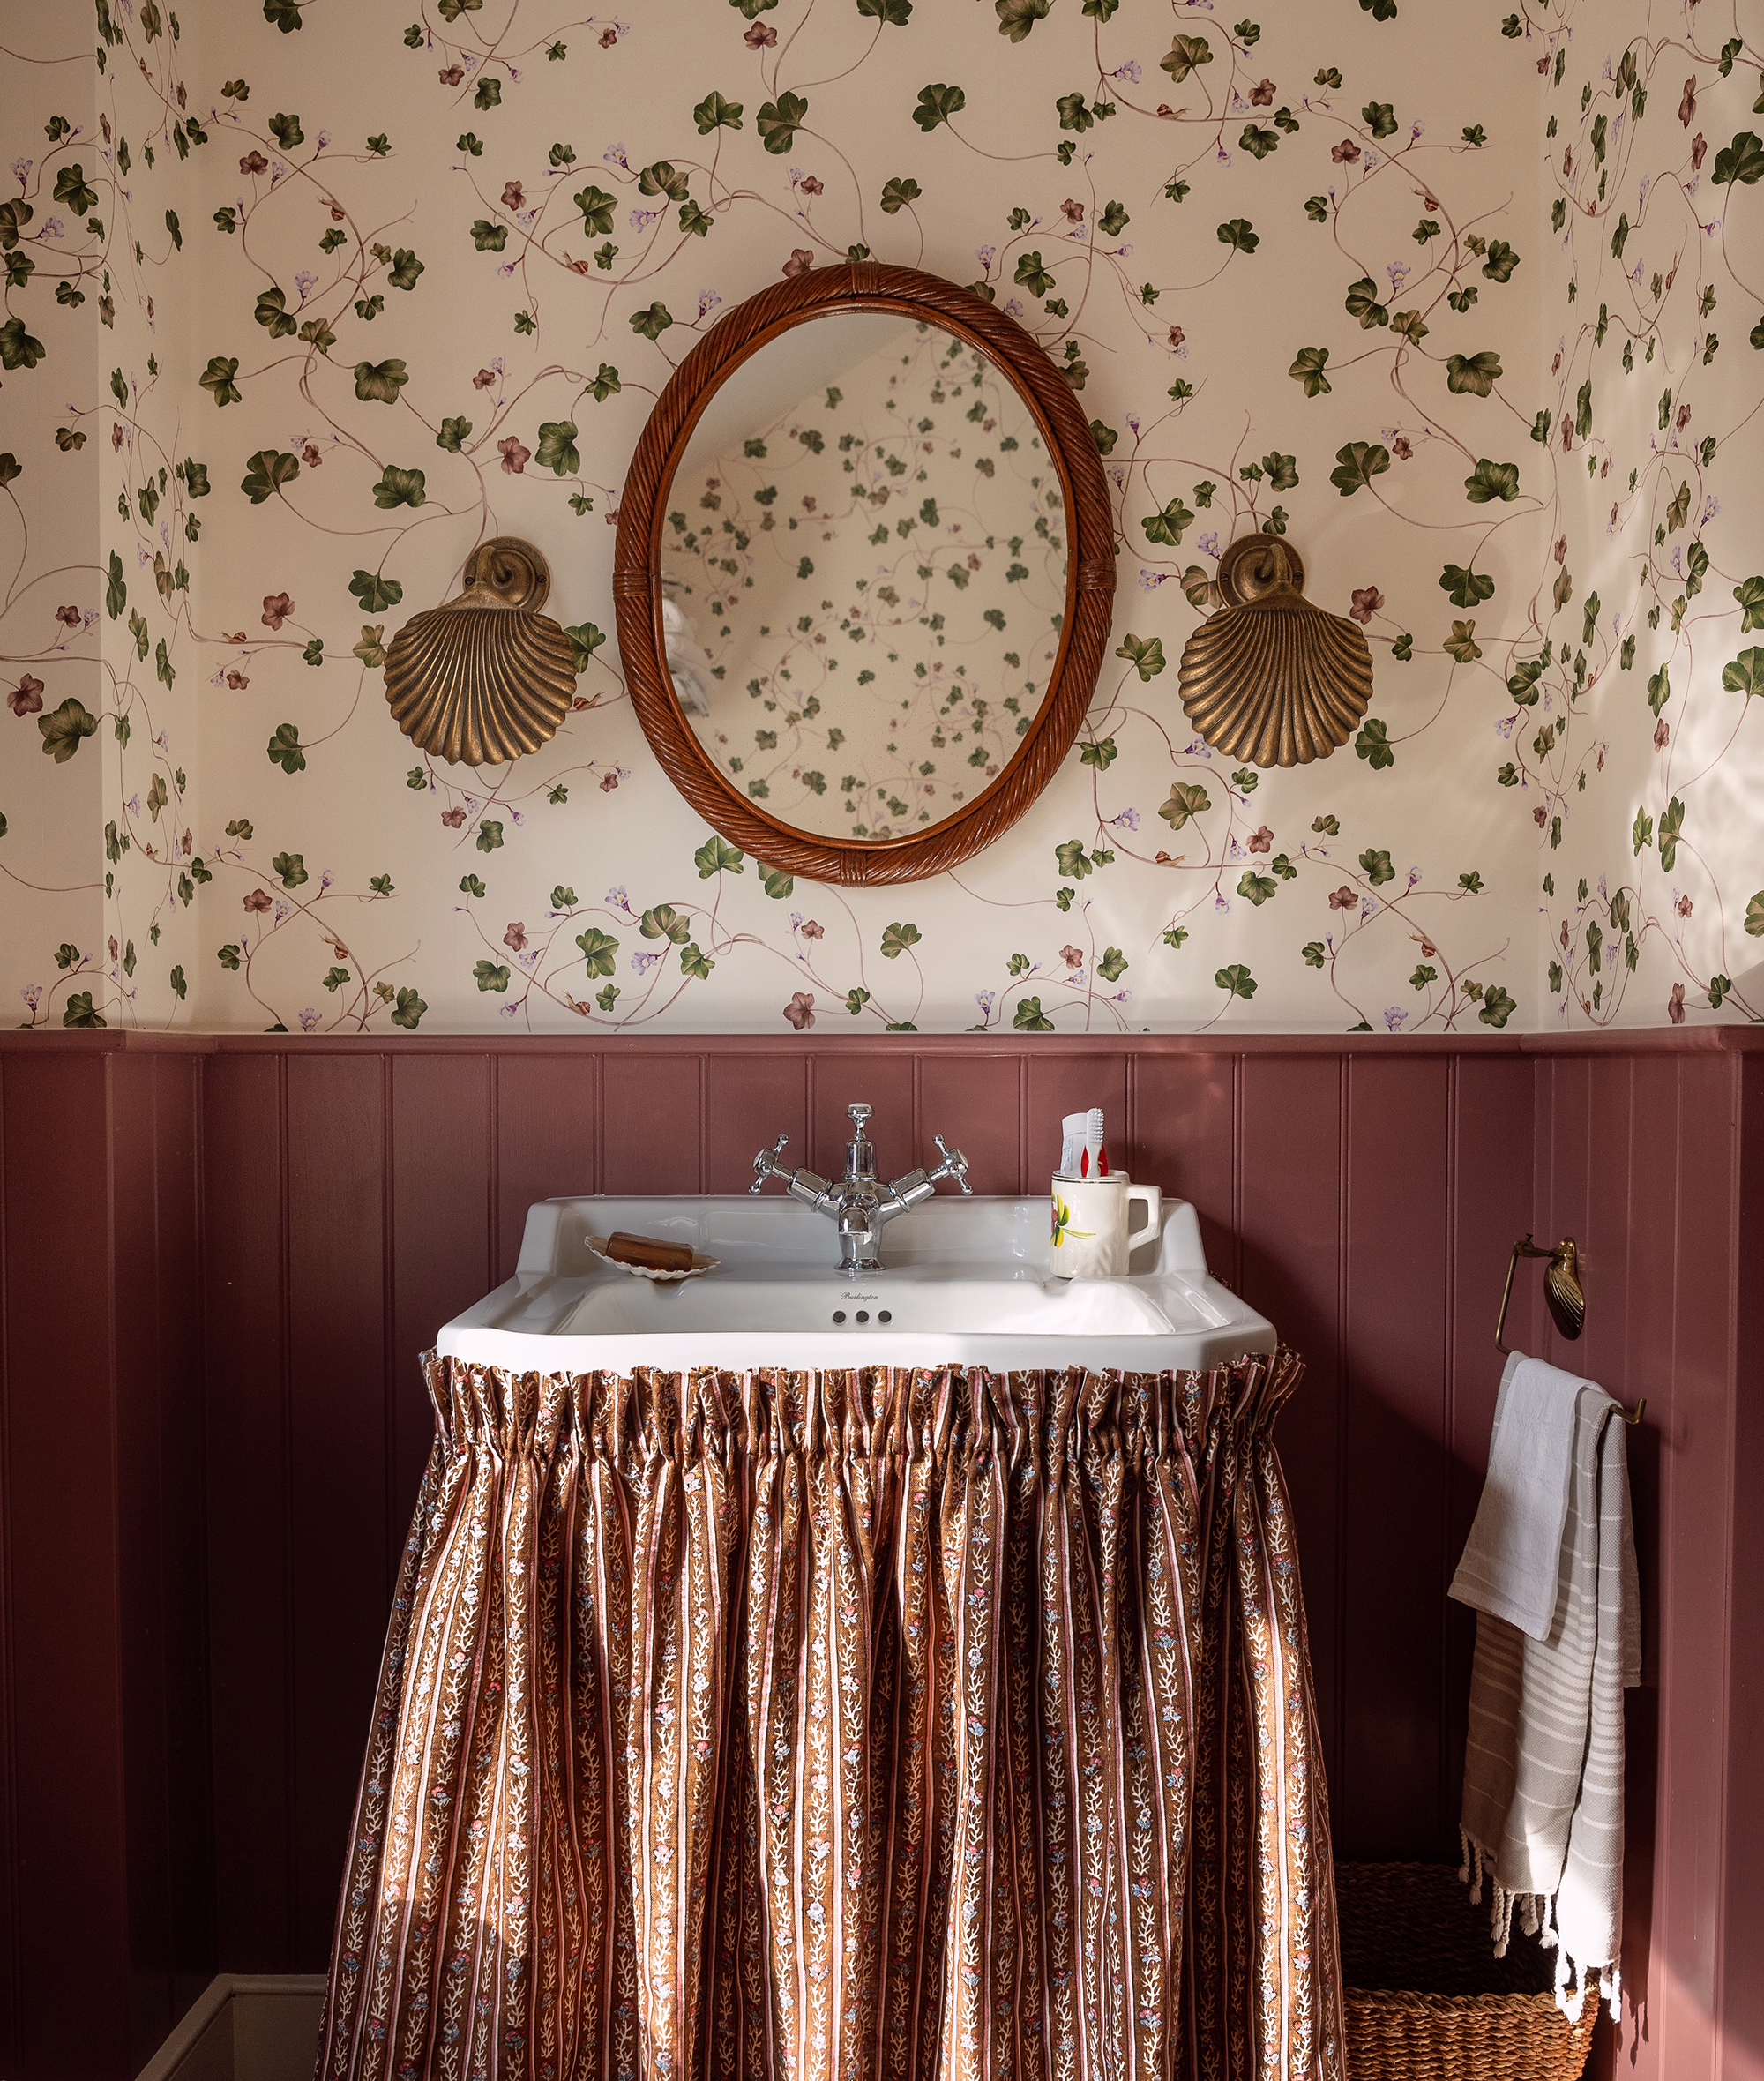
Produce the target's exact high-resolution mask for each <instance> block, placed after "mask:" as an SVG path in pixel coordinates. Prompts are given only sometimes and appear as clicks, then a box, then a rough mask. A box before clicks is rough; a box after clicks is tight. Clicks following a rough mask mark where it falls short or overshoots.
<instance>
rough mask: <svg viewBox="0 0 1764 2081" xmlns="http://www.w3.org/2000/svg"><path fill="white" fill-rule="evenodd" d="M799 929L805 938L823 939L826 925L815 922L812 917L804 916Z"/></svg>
mask: <svg viewBox="0 0 1764 2081" xmlns="http://www.w3.org/2000/svg"><path fill="white" fill-rule="evenodd" d="M801 930H802V934H803V937H804V939H826V926H825V925H819V924H816V923H815V921H814V919H813V918H812V917H805V918H804V920H803V923H802V927H801Z"/></svg>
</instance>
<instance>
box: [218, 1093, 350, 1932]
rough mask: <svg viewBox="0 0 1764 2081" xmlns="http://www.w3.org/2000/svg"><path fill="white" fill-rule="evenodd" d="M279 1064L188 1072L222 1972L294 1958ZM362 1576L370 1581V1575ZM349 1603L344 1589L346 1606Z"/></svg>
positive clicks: (292, 1585) (291, 1585)
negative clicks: (191, 1079) (199, 1085)
mask: <svg viewBox="0 0 1764 2081" xmlns="http://www.w3.org/2000/svg"><path fill="white" fill-rule="evenodd" d="M284 1064H285V1059H284V1058H281V1057H278V1056H273V1055H217V1056H215V1057H214V1058H213V1059H212V1060H211V1061H210V1062H209V1063H208V1064H207V1065H206V1068H205V1071H204V1075H203V1137H202V1142H203V1238H204V1250H203V1260H204V1261H203V1318H204V1320H203V1327H204V1333H205V1367H204V1370H205V1373H206V1380H207V1389H208V1392H207V1411H206V1414H207V1435H208V1466H207V1509H206V1517H207V1529H208V1619H209V1634H208V1658H209V1672H210V1674H209V1683H210V1696H211V1725H212V1728H213V1752H214V1806H213V1812H214V1887H215V1924H216V1944H217V1949H218V1951H219V1954H220V1956H221V1957H223V1958H224V1959H225V1960H226V1961H227V1964H228V1966H229V1967H232V1966H236V1967H238V1968H239V1969H240V1970H242V1971H246V1972H288V1971H289V1970H290V1969H291V1968H292V1965H293V1962H294V1960H295V1957H297V1956H298V1950H297V1946H296V1943H295V1923H294V1898H293V1888H294V1855H295V1845H294V1830H295V1816H294V1808H293V1802H292V1797H291V1794H292V1789H293V1785H292V1780H293V1751H292V1729H291V1720H292V1716H293V1710H294V1699H293V1692H292V1688H291V1670H290V1666H289V1663H290V1656H291V1651H292V1641H291V1637H290V1628H291V1625H292V1622H293V1604H294V1598H295V1590H296V1587H297V1585H296V1582H295V1576H294V1573H293V1564H292V1557H291V1555H290V1553H289V1550H288V1545H289V1524H288V1483H289V1465H288V1420H289V1411H288V1380H287V1351H286V1334H287V1326H286V1321H285V1317H284V1301H285V1282H284V1270H285V1266H284V1256H283V1211H284V1209H283V1197H284V1177H283V1149H282V1112H281V1080H282V1072H283V1068H284ZM373 1580H374V1583H375V1584H376V1587H377V1584H378V1582H379V1574H378V1570H377V1569H376V1570H375V1574H374V1577H373ZM360 1598H361V1586H360V1585H359V1584H358V1585H356V1588H355V1592H354V1593H353V1598H352V1601H359V1600H360Z"/></svg>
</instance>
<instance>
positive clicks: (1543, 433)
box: [1531, 411, 1553, 447]
mask: <svg viewBox="0 0 1764 2081" xmlns="http://www.w3.org/2000/svg"><path fill="white" fill-rule="evenodd" d="M1552 423H1553V421H1552V419H1551V414H1550V413H1549V412H1547V411H1544V412H1540V413H1539V414H1538V415H1537V416H1536V419H1534V420H1533V421H1532V423H1531V438H1532V439H1533V440H1534V441H1536V442H1538V443H1539V444H1540V445H1543V446H1545V447H1547V446H1548V445H1549V442H1550V429H1551V424H1552Z"/></svg>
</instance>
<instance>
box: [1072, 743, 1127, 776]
mask: <svg viewBox="0 0 1764 2081" xmlns="http://www.w3.org/2000/svg"><path fill="white" fill-rule="evenodd" d="M1119 756H1120V751H1119V747H1118V746H1117V745H1116V742H1115V740H1114V738H1113V737H1096V738H1095V739H1093V741H1092V742H1091V743H1089V744H1087V745H1080V746H1079V747H1078V757H1079V762H1080V765H1083V766H1094V767H1096V769H1097V770H1098V772H1106V771H1107V770H1108V768H1109V767H1111V766H1112V765H1113V764H1114V763H1115V761H1116V760H1117V758H1118V757H1119Z"/></svg>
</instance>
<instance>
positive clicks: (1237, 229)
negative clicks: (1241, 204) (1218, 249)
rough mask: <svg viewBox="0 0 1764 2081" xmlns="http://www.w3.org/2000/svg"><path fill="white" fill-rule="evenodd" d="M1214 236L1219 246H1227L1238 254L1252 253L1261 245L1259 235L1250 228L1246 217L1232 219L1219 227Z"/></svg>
mask: <svg viewBox="0 0 1764 2081" xmlns="http://www.w3.org/2000/svg"><path fill="white" fill-rule="evenodd" d="M1215 237H1216V238H1217V239H1218V241H1219V243H1220V244H1221V245H1228V246H1230V248H1231V250H1232V251H1234V252H1238V253H1252V252H1254V251H1255V250H1256V248H1257V247H1258V246H1259V244H1260V243H1262V242H1261V235H1260V233H1259V232H1258V231H1256V230H1255V229H1254V228H1252V225H1251V223H1250V221H1249V219H1248V218H1247V217H1233V218H1232V219H1231V220H1230V222H1229V223H1225V224H1222V225H1220V227H1219V228H1218V230H1217V232H1216V233H1215Z"/></svg>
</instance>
